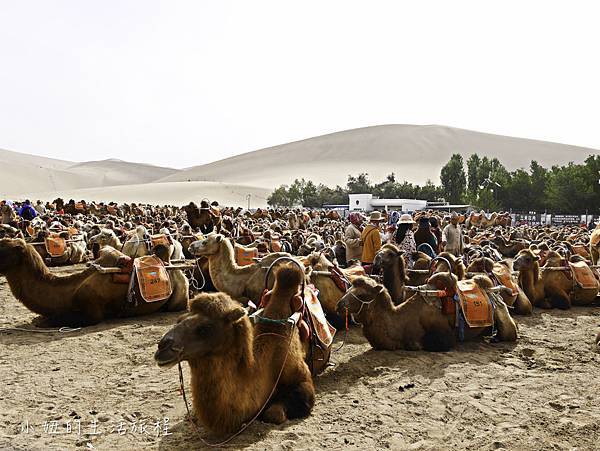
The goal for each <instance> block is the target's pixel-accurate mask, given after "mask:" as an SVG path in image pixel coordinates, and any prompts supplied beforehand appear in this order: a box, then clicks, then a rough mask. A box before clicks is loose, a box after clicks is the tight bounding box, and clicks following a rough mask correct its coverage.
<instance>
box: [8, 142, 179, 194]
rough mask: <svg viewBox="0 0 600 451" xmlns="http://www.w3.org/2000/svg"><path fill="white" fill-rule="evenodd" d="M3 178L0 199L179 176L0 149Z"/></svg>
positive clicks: (114, 163) (128, 165)
mask: <svg viewBox="0 0 600 451" xmlns="http://www.w3.org/2000/svg"><path fill="white" fill-rule="evenodd" d="M0 164H2V169H3V175H2V181H1V183H0V195H1V196H3V197H6V196H7V195H8V194H9V193H12V194H13V195H15V194H16V195H19V196H20V195H21V194H24V193H31V192H47V191H56V190H76V189H81V188H91V187H103V186H113V185H124V184H137V183H148V182H153V181H155V180H157V179H159V178H164V177H166V176H168V175H171V174H173V173H175V172H177V170H176V169H171V168H162V167H158V166H151V165H147V164H141V163H129V162H126V161H120V160H104V161H91V162H84V163H75V162H72V161H64V160H55V159H51V158H44V157H39V156H36V155H28V154H23V153H18V152H12V151H9V150H2V149H0Z"/></svg>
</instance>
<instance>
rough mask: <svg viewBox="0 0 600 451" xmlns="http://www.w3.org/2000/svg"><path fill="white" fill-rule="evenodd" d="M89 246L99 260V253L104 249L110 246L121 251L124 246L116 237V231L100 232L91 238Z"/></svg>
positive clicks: (102, 230)
mask: <svg viewBox="0 0 600 451" xmlns="http://www.w3.org/2000/svg"><path fill="white" fill-rule="evenodd" d="M88 244H89V245H90V246H91V248H92V254H93V255H94V257H95V258H97V256H98V252H99V251H100V249H102V248H103V247H106V246H110V247H113V248H115V249H121V248H122V246H123V245H122V244H121V240H119V238H118V237H117V235H115V232H114V230H111V229H101V230H100V232H98V233H97V234H95V235H92V236H91V237H90V239H89V240H88Z"/></svg>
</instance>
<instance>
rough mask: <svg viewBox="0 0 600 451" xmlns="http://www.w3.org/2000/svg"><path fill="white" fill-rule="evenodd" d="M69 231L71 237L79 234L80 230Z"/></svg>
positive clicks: (70, 229)
mask: <svg viewBox="0 0 600 451" xmlns="http://www.w3.org/2000/svg"><path fill="white" fill-rule="evenodd" d="M68 230H69V235H70V236H73V235H77V234H78V233H79V230H77V229H76V228H75V227H69V228H68Z"/></svg>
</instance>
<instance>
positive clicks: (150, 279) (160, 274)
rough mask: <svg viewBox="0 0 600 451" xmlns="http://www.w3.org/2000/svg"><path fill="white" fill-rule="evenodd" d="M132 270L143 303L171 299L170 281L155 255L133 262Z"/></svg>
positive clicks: (171, 288)
mask: <svg viewBox="0 0 600 451" xmlns="http://www.w3.org/2000/svg"><path fill="white" fill-rule="evenodd" d="M133 268H134V271H135V274H136V276H137V282H138V286H139V290H140V295H141V297H142V298H143V299H144V301H146V302H158V301H163V300H165V299H167V298H169V297H171V294H172V293H173V287H172V286H171V279H170V278H169V273H168V272H167V269H166V268H165V265H164V263H163V261H162V260H161V259H160V258H158V257H156V256H155V255H146V256H144V257H138V258H136V259H135V261H134V262H133Z"/></svg>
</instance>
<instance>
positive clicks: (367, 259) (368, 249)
mask: <svg viewBox="0 0 600 451" xmlns="http://www.w3.org/2000/svg"><path fill="white" fill-rule="evenodd" d="M383 220H384V218H383V216H381V213H380V212H378V211H374V212H372V213H371V215H370V216H369V224H367V226H366V227H365V228H364V230H363V231H362V234H361V235H360V239H361V241H362V244H363V251H362V257H361V262H362V264H363V266H371V265H373V260H375V254H377V252H379V249H381V233H380V232H379V226H380V224H381V223H382V221H383Z"/></svg>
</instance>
